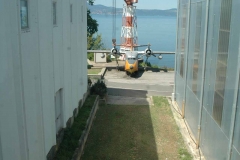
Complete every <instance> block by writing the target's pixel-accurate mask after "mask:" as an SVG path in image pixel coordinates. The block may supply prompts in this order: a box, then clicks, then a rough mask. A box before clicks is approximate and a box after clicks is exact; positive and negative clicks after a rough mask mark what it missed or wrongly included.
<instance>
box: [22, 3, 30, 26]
mask: <svg viewBox="0 0 240 160" xmlns="http://www.w3.org/2000/svg"><path fill="white" fill-rule="evenodd" d="M20 7H21V8H20V16H21V28H22V29H26V28H29V22H28V1H27V0H20Z"/></svg>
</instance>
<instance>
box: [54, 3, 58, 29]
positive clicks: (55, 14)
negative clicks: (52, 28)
mask: <svg viewBox="0 0 240 160" xmlns="http://www.w3.org/2000/svg"><path fill="white" fill-rule="evenodd" d="M53 25H57V2H53Z"/></svg>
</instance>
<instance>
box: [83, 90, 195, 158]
mask: <svg viewBox="0 0 240 160" xmlns="http://www.w3.org/2000/svg"><path fill="white" fill-rule="evenodd" d="M145 94H146V93H145ZM127 97H131V95H129V96H127ZM153 100H154V105H152V106H142V105H136V104H135V105H103V106H100V108H99V111H98V113H97V115H96V119H95V122H94V124H93V127H92V130H91V132H90V135H89V137H88V140H87V143H86V146H85V149H84V154H83V156H82V158H81V159H83V160H135V159H137V160H138V159H142V160H158V159H161V160H162V159H163V160H165V159H169V160H170V159H171V160H191V159H192V157H191V155H190V154H189V153H188V151H187V150H186V146H185V144H184V141H183V139H182V137H181V134H180V132H179V130H178V127H177V125H176V123H175V120H174V118H173V115H172V112H171V108H170V106H169V103H168V101H167V99H166V98H163V97H153ZM133 101H134V99H133Z"/></svg>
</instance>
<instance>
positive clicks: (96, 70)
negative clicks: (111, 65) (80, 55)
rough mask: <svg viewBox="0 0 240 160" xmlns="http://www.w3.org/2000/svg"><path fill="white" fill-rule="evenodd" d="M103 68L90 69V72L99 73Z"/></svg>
mask: <svg viewBox="0 0 240 160" xmlns="http://www.w3.org/2000/svg"><path fill="white" fill-rule="evenodd" d="M101 70H102V69H88V74H98V73H100V72H101Z"/></svg>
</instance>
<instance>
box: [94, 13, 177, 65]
mask: <svg viewBox="0 0 240 160" xmlns="http://www.w3.org/2000/svg"><path fill="white" fill-rule="evenodd" d="M92 17H93V18H94V19H96V20H97V21H98V24H99V27H98V34H101V35H102V40H103V43H104V44H105V46H106V48H108V49H110V48H112V16H108V15H106V16H105V15H92ZM176 21H177V18H176V17H167V16H161V17H160V16H159V17H157V16H155V17H150V16H138V17H137V22H138V28H137V31H138V44H139V45H141V44H148V43H150V44H151V49H152V50H153V52H154V51H170V52H175V48H176ZM116 26H117V28H116V36H117V37H116V38H117V44H119V43H120V36H121V26H122V17H121V16H117V18H116ZM145 49H146V47H141V48H139V49H138V50H139V51H140V50H145ZM174 59H175V56H174V55H163V59H162V60H159V59H158V58H155V57H153V56H152V57H150V58H149V62H151V64H153V65H158V66H160V67H163V66H167V67H170V68H174Z"/></svg>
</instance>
